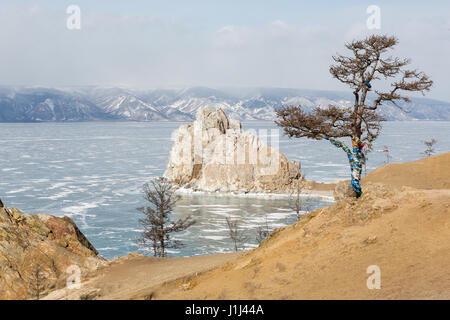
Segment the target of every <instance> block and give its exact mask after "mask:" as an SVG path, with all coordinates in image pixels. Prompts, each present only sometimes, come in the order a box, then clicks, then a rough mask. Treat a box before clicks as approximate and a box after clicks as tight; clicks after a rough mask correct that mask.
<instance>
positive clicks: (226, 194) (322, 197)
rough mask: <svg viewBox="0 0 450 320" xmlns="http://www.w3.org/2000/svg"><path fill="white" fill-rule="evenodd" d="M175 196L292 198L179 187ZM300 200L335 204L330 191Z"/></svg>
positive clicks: (283, 194)
mask: <svg viewBox="0 0 450 320" xmlns="http://www.w3.org/2000/svg"><path fill="white" fill-rule="evenodd" d="M176 193H177V194H179V195H183V196H210V197H237V198H259V199H261V198H266V199H267V198H268V199H287V198H290V197H291V196H292V194H291V193H281V192H280V193H275V192H274V193H269V192H247V193H246V192H243V191H203V190H194V189H192V188H184V187H180V188H179V189H177V191H176ZM300 197H302V198H314V199H318V200H325V201H330V202H335V200H334V197H333V191H332V190H315V189H311V190H308V191H307V192H305V193H301V194H300Z"/></svg>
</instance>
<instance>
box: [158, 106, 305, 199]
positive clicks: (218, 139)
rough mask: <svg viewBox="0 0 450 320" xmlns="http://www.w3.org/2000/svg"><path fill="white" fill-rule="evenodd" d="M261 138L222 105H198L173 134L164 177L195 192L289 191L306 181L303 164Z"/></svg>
mask: <svg viewBox="0 0 450 320" xmlns="http://www.w3.org/2000/svg"><path fill="white" fill-rule="evenodd" d="M262 140H265V139H260V138H258V137H257V136H256V132H251V131H242V126H241V123H240V122H239V121H238V120H233V119H229V118H228V117H227V116H226V114H225V113H224V112H223V110H222V109H217V110H204V109H199V110H198V111H197V114H196V120H195V121H193V122H191V123H189V124H188V125H183V126H180V128H179V129H178V130H177V132H176V133H175V135H174V145H173V147H172V150H171V152H170V158H169V163H168V165H167V170H166V171H165V173H164V177H165V178H167V179H169V180H171V181H173V182H175V183H177V184H179V185H180V186H183V187H185V188H190V189H192V190H195V191H206V192H244V193H247V192H252V193H253V192H255V193H286V192H289V190H291V189H292V188H294V187H296V186H297V184H298V182H299V181H302V180H303V175H302V174H301V171H300V163H299V162H296V161H289V162H288V161H287V160H286V157H285V156H284V155H283V154H282V153H281V152H280V151H278V150H277V149H275V148H272V147H270V146H268V145H267V144H266V143H265V142H264V141H262ZM275 140H276V139H275ZM275 142H276V143H278V141H277V140H276V141H275Z"/></svg>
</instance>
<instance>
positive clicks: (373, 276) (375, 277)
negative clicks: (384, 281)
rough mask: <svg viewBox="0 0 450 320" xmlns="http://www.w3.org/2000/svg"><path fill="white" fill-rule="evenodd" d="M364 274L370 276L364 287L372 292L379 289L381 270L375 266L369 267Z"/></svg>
mask: <svg viewBox="0 0 450 320" xmlns="http://www.w3.org/2000/svg"><path fill="white" fill-rule="evenodd" d="M366 272H367V273H368V274H370V276H369V277H368V278H367V281H366V285H367V289H369V290H374V289H377V290H379V289H381V269H380V267H379V266H377V265H370V266H368V267H367V270H366Z"/></svg>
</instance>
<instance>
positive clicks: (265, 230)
mask: <svg viewBox="0 0 450 320" xmlns="http://www.w3.org/2000/svg"><path fill="white" fill-rule="evenodd" d="M269 234H270V230H269V223H268V222H267V215H266V216H265V222H264V224H263V225H261V226H258V227H257V228H256V242H258V244H261V243H263V241H264V240H266V239H267V237H268V236H269Z"/></svg>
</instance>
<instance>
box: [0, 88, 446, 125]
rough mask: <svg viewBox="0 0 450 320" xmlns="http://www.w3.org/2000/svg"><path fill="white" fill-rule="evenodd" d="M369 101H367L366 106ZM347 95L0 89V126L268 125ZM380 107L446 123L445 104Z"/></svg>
mask: <svg viewBox="0 0 450 320" xmlns="http://www.w3.org/2000/svg"><path fill="white" fill-rule="evenodd" d="M370 99H371V96H370V95H369V100H370ZM351 101H352V94H351V93H343V92H334V91H319V90H302V89H283V88H234V89H230V88H228V89H212V88H205V87H193V88H186V89H181V90H176V89H153V90H129V89H123V88H102V87H81V88H71V89H49V88H12V87H11V88H10V87H1V88H0V122H37V121H94V120H122V121H127V120H128V121H190V120H192V119H194V118H195V112H196V111H197V109H198V108H201V107H202V108H218V107H220V108H222V109H223V110H224V111H225V112H226V113H227V114H228V115H229V116H230V117H232V118H235V119H239V120H241V121H242V120H273V119H274V117H275V112H274V109H275V108H278V107H280V106H282V105H302V106H304V107H306V108H314V107H316V106H327V105H328V104H336V105H341V106H348V105H351V103H352V102H351ZM399 104H400V106H401V107H402V108H404V109H407V110H409V112H407V113H405V112H403V111H402V110H400V109H399V108H397V107H395V106H394V105H389V104H387V105H384V106H382V107H381V108H380V113H381V114H382V115H384V116H385V118H387V119H388V120H400V121H401V120H447V121H450V103H448V102H443V101H438V100H432V99H425V98H412V103H409V104H406V103H404V102H402V103H399Z"/></svg>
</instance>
